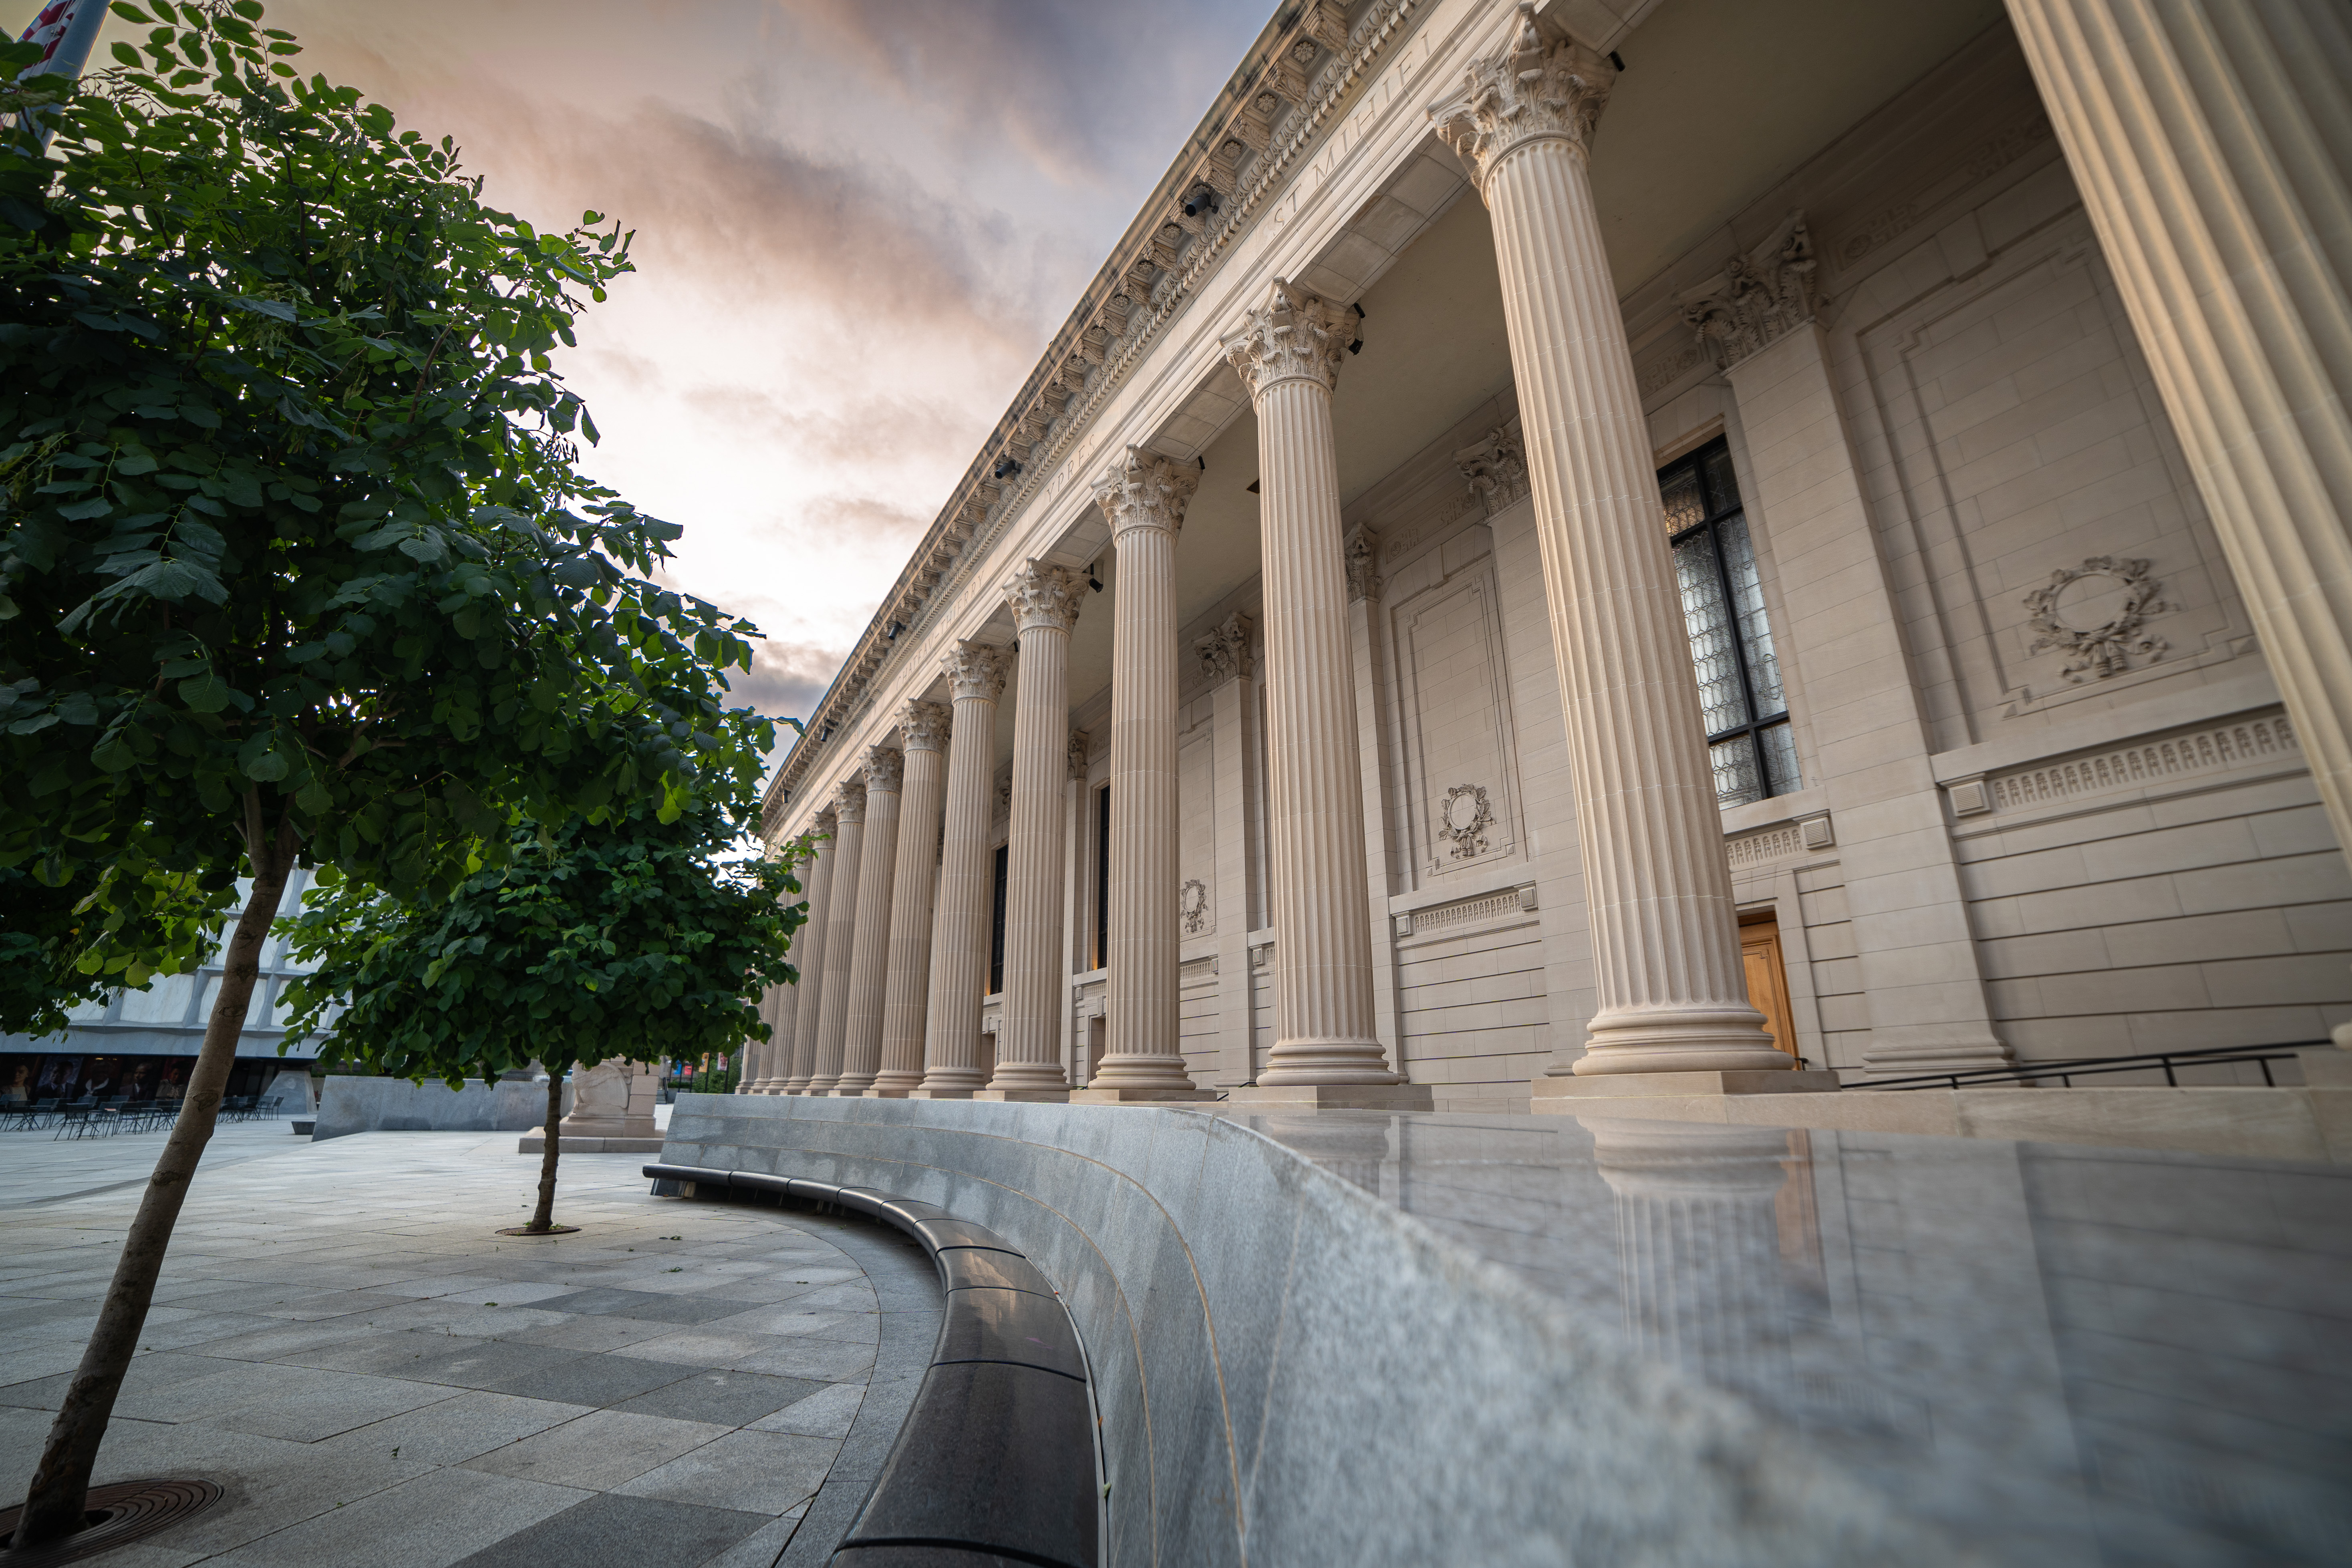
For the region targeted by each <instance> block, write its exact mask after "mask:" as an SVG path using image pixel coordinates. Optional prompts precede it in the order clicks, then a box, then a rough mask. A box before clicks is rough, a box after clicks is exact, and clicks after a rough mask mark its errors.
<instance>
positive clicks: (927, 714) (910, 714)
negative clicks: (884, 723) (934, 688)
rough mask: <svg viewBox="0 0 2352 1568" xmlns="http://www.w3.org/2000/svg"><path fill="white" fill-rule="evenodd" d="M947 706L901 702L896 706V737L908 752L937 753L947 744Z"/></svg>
mask: <svg viewBox="0 0 2352 1568" xmlns="http://www.w3.org/2000/svg"><path fill="white" fill-rule="evenodd" d="M948 719H949V716H948V705H947V704H946V703H944V702H902V703H900V704H899V705H898V736H899V739H900V740H902V741H904V742H906V748H907V750H908V751H910V752H937V751H941V750H944V749H945V748H946V746H947V743H948Z"/></svg>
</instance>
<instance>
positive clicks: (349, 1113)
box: [310, 1078, 572, 1142]
mask: <svg viewBox="0 0 2352 1568" xmlns="http://www.w3.org/2000/svg"><path fill="white" fill-rule="evenodd" d="M563 1093H564V1105H565V1107H566V1108H567V1109H569V1107H570V1105H571V1103H572V1090H571V1087H570V1086H569V1085H566V1086H565V1088H564V1091H563ZM546 1122H547V1086H546V1085H545V1084H543V1083H509V1082H504V1081H501V1082H499V1083H484V1082H482V1081H481V1080H480V1079H470V1078H469V1079H467V1080H466V1087H465V1088H463V1089H451V1088H450V1087H449V1086H448V1085H447V1084H446V1083H421V1084H420V1083H411V1082H409V1081H408V1080H407V1079H404V1078H330V1079H327V1087H326V1089H325V1091H324V1092H322V1093H321V1094H320V1096H319V1118H318V1126H317V1127H316V1128H314V1129H313V1130H312V1131H311V1133H310V1138H311V1141H312V1142H325V1141H326V1140H328V1139H330V1138H345V1137H349V1136H350V1135H351V1134H352V1133H354V1132H520V1131H524V1130H526V1129H529V1128H534V1127H543V1126H545V1125H546Z"/></svg>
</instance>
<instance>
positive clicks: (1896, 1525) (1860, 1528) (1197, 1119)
mask: <svg viewBox="0 0 2352 1568" xmlns="http://www.w3.org/2000/svg"><path fill="white" fill-rule="evenodd" d="M663 1161H664V1163H667V1164H673V1165H691V1166H699V1167H704V1168H711V1169H719V1170H731V1171H752V1172H761V1173H769V1174H781V1175H789V1176H794V1177H804V1178H810V1179H814V1180H821V1181H827V1182H836V1183H839V1184H843V1185H845V1186H862V1187H873V1188H877V1189H879V1190H881V1191H884V1192H888V1193H896V1194H902V1195H903V1196H906V1197H908V1198H914V1199H919V1200H920V1201H923V1202H926V1203H930V1204H936V1205H939V1206H940V1207H941V1208H943V1209H946V1210H947V1211H949V1212H950V1213H952V1214H954V1215H958V1216H960V1217H963V1218H968V1219H971V1220H972V1221H975V1222H976V1223H979V1224H982V1225H985V1226H989V1227H990V1228H992V1229H993V1230H996V1231H998V1232H1000V1233H1002V1234H1003V1236H1004V1237H1006V1238H1007V1239H1008V1240H1010V1241H1011V1242H1013V1245H1015V1246H1016V1247H1019V1248H1020V1249H1021V1251H1023V1252H1024V1253H1025V1254H1026V1255H1027V1256H1028V1258H1030V1260H1031V1261H1032V1262H1034V1264H1035V1265H1036V1266H1037V1268H1039V1269H1041V1270H1042V1271H1043V1272H1044V1273H1045V1276H1046V1278H1047V1279H1049V1280H1050V1281H1052V1283H1053V1285H1054V1287H1055V1289H1056V1290H1057V1291H1059V1293H1060V1294H1061V1297H1062V1299H1063V1300H1064V1301H1065V1302H1066V1304H1067V1305H1068V1307H1069V1309H1070V1312H1071V1315H1072V1318H1073V1319H1074V1321H1076V1324H1077V1326H1078V1331H1079V1333H1080V1335H1081V1337H1082V1339H1083V1341H1084V1344H1085V1348H1086V1352H1087V1358H1088V1361H1089V1363H1090V1366H1091V1370H1092V1372H1093V1375H1094V1380H1095V1386H1096V1392H1097V1402H1098V1405H1099V1408H1100V1411H1101V1415H1102V1421H1103V1427H1102V1442H1103V1450H1104V1469H1105V1474H1106V1476H1107V1478H1108V1482H1109V1487H1110V1491H1109V1500H1108V1526H1107V1536H1106V1539H1105V1541H1104V1542H1103V1552H1102V1561H1103V1563H1106V1564H1108V1565H1115V1568H1116V1565H1124V1564H1146V1563H1155V1564H1160V1565H1162V1568H1177V1565H1182V1564H1193V1563H1217V1564H1228V1563H1230V1564H1240V1563H1244V1562H1256V1563H1288V1564H1308V1563H1334V1564H1338V1563H1345V1564H1350V1565H1354V1564H1365V1563H1398V1564H1406V1563H1412V1564H1422V1563H1496V1564H1502V1563H1528V1564H1533V1563H1678V1564H1712V1563H1722V1564H1732V1563H1739V1564H1767V1563H1790V1564H1798V1563H1802V1564H1808V1565H1811V1564H1831V1563H1857V1564H1859V1563H1874V1564H1875V1563H1891V1562H1901V1563H1910V1564H1924V1563H1947V1562H1958V1561H1961V1560H1962V1554H1961V1553H1959V1552H1957V1551H1955V1550H1954V1549H1953V1547H1952V1546H1951V1545H1950V1544H1949V1543H1948V1542H1947V1541H1946V1540H1945V1539H1944V1538H1943V1537H1941V1536H1940V1535H1939V1534H1938V1533H1937V1532H1936V1531H1934V1530H1932V1529H1931V1528H1929V1527H1927V1526H1925V1525H1922V1524H1919V1523H1916V1521H1911V1520H1908V1519H1906V1518H1904V1517H1902V1516H1900V1515H1898V1514H1897V1513H1895V1511H1894V1510H1892V1509H1891V1508H1890V1506H1889V1505H1888V1504H1887V1503H1886V1501H1885V1500H1884V1499H1882V1498H1881V1497H1880V1496H1879V1495H1878V1494H1876V1493H1874V1492H1872V1491H1870V1490H1868V1489H1865V1488H1864V1487H1863V1486H1862V1485H1861V1484H1860V1483H1858V1482H1856V1481H1855V1480H1853V1479H1851V1478H1849V1477H1848V1476H1846V1475H1845V1474H1843V1472H1841V1471H1839V1470H1837V1469H1835V1468H1832V1467H1831V1466H1830V1465H1828V1464H1827V1463H1825V1462H1823V1461H1821V1460H1819V1459H1816V1458H1812V1457H1811V1456H1809V1455H1808V1454H1806V1453H1804V1452H1801V1451H1800V1450H1799V1449H1797V1448H1796V1447H1792V1446H1791V1445H1790V1444H1788V1443H1786V1442H1783V1441H1779V1440H1777V1439H1778V1438H1779V1437H1780V1436H1781V1435H1780V1434H1779V1433H1777V1432H1775V1431H1774V1430H1772V1429H1770V1428H1769V1427H1768V1426H1767V1425H1766V1423H1765V1422H1764V1421H1763V1420H1762V1419H1761V1418H1760V1417H1759V1416H1758V1415H1755V1414H1754V1413H1753V1412H1752V1411H1751V1410H1750V1409H1749V1408H1748V1406H1746V1405H1742V1404H1740V1403H1739V1402H1738V1401H1736V1400H1733V1399H1731V1398H1728V1397H1726V1396H1723V1395H1720V1394H1716V1393H1714V1392H1713V1391H1711V1390H1708V1389H1706V1388H1705V1387H1702V1386H1700V1385H1699V1384H1696V1383H1695V1382H1693V1381H1690V1380H1688V1379H1686V1378H1685V1377H1684V1376H1682V1375H1681V1374H1679V1373H1676V1372H1675V1370H1673V1369H1672V1368H1670V1367H1665V1366H1663V1365H1660V1364H1657V1363H1637V1362H1635V1361H1633V1360H1631V1359H1629V1358H1628V1356H1627V1355H1626V1353H1625V1352H1624V1350H1623V1348H1622V1344H1621V1343H1619V1342H1615V1341H1612V1340H1611V1339H1608V1338H1606V1337H1604V1336H1603V1335H1602V1334H1601V1333H1598V1332H1594V1331H1590V1330H1588V1329H1586V1328H1585V1327H1583V1326H1581V1325H1580V1324H1578V1323H1577V1322H1575V1321H1571V1320H1570V1317H1569V1316H1568V1314H1567V1313H1566V1312H1564V1311H1563V1310H1560V1309H1559V1307H1558V1306H1557V1305H1555V1304H1554V1303H1553V1302H1551V1301H1550V1300H1547V1299H1545V1298H1544V1297H1542V1296H1540V1295H1538V1293H1537V1292H1535V1291H1534V1290H1532V1289H1529V1288H1528V1286H1527V1285H1526V1284H1524V1283H1523V1282H1521V1281H1520V1280H1519V1279H1516V1278H1514V1277H1512V1276H1511V1275H1509V1274H1507V1273H1506V1272H1504V1271H1503V1270H1502V1269H1500V1268H1496V1267H1494V1266H1493V1265H1490V1264H1487V1263H1486V1262H1484V1261H1482V1260H1480V1259H1478V1258H1475V1257H1473V1256H1471V1255H1470V1254H1468V1253H1467V1252H1465V1251H1464V1250H1461V1249H1459V1248H1457V1247H1454V1246H1451V1245H1449V1244H1447V1243H1445V1242H1444V1241H1441V1240H1440V1239H1439V1238H1438V1237H1436V1236H1435V1235H1433V1233H1432V1232H1430V1231H1429V1230H1427V1229H1426V1228H1424V1227H1423V1226H1421V1225H1420V1224H1418V1223H1417V1222H1415V1221H1413V1220H1412V1219H1410V1218H1408V1217H1406V1216H1404V1215H1401V1214H1399V1213H1397V1212H1396V1211H1395V1210H1393V1209H1391V1208H1389V1207H1387V1206H1385V1205H1382V1204H1381V1203H1379V1202H1378V1201H1377V1200H1376V1199H1374V1198H1372V1197H1371V1196H1370V1195H1369V1194H1365V1193H1362V1192H1360V1191H1358V1190H1357V1189H1356V1188H1354V1187H1351V1186H1349V1184H1347V1183H1346V1182H1344V1181H1341V1180H1339V1178H1338V1177H1336V1176H1333V1175H1331V1174H1329V1173H1327V1172H1325V1171H1322V1170H1320V1169H1318V1168H1317V1167H1316V1166H1314V1165H1312V1164H1310V1163H1308V1162H1307V1161H1306V1160H1303V1159H1301V1158H1300V1157H1299V1156H1297V1154H1294V1153H1292V1152H1290V1151H1289V1150H1286V1149H1285V1148H1282V1147H1281V1146H1279V1145H1277V1144H1275V1143H1273V1142H1269V1141H1268V1140H1266V1139H1265V1138H1262V1137H1260V1136H1258V1135H1257V1134H1256V1133H1255V1132H1253V1131H1249V1130H1247V1129H1246V1128H1242V1127H1237V1126H1235V1125H1234V1124H1232V1123H1230V1122H1227V1121H1222V1120H1220V1119H1218V1118H1215V1117H1212V1116H1205V1115H1200V1114H1195V1113H1191V1112H1186V1111H1183V1110H1163V1109H1159V1108H1155V1107H1150V1106H1118V1107H1111V1106H1087V1105H1016V1104H992V1103H981V1102H972V1101H945V1100H940V1101H923V1100H834V1099H811V1098H793V1097H775V1096H761V1095H729V1096H712V1095H688V1096H683V1097H681V1098H680V1099H679V1100H678V1102H677V1108H676V1110H674V1111H673V1113H672V1117H671V1121H670V1126H669V1136H668V1141H667V1143H666V1145H665V1147H664V1151H663Z"/></svg>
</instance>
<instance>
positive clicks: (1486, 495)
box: [1454, 426, 1528, 517]
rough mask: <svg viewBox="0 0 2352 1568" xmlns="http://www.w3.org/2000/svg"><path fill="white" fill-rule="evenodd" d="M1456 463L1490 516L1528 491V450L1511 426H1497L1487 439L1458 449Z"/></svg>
mask: <svg viewBox="0 0 2352 1568" xmlns="http://www.w3.org/2000/svg"><path fill="white" fill-rule="evenodd" d="M1454 466H1455V467H1456V468H1460V469H1461V470H1462V477H1463V478H1464V479H1466V480H1468V481H1469V484H1470V490H1469V493H1470V494H1471V495H1472V496H1473V497H1475V498H1476V500H1478V501H1479V502H1480V503H1481V504H1483V505H1484V506H1485V507H1486V515H1487V516H1488V517H1492V516H1494V515H1495V514H1496V512H1498V511H1501V510H1503V509H1504V508H1505V507H1507V506H1508V505H1510V504H1511V503H1512V502H1513V501H1515V500H1518V499H1519V498H1520V497H1521V496H1523V495H1525V494H1527V493H1528V458H1527V453H1526V451H1525V450H1524V449H1522V448H1521V447H1520V446H1519V438H1518V437H1517V436H1515V435H1513V434H1512V433H1511V430H1510V427H1509V426H1496V427H1495V428H1494V429H1492V430H1490V431H1488V432H1487V433H1486V437H1485V439H1483V440H1480V441H1478V442H1476V443H1475V444H1474V445H1471V446H1468V447H1463V448H1462V449H1461V450H1460V451H1457V452H1455V453H1454Z"/></svg>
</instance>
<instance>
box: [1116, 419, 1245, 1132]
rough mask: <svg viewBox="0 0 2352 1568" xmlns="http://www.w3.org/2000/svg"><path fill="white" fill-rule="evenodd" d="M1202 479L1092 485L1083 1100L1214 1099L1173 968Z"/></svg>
mask: <svg viewBox="0 0 2352 1568" xmlns="http://www.w3.org/2000/svg"><path fill="white" fill-rule="evenodd" d="M1200 479H1201V475H1200V470H1199V469H1198V468H1195V467H1193V466H1192V465H1191V464H1184V465H1181V466H1180V465H1178V464H1176V463H1174V462H1171V460H1169V459H1168V458H1163V457H1160V455H1158V454H1157V453H1153V452H1146V451H1143V450H1140V449H1139V448H1138V447H1129V448H1128V449H1127V455H1126V457H1125V458H1122V459H1121V460H1120V461H1119V462H1118V464H1117V465H1116V466H1114V467H1113V468H1112V469H1111V470H1110V472H1108V474H1105V475H1104V476H1103V477H1102V478H1101V479H1098V480H1097V481H1096V483H1095V503H1096V504H1097V506H1099V507H1101V508H1102V511H1103V517H1104V518H1105V520H1106V521H1108V522H1109V524H1110V538H1111V546H1112V548H1113V549H1114V550H1116V551H1117V552H1118V584H1117V596H1116V597H1115V598H1114V599H1113V601H1112V603H1111V615H1112V616H1113V617H1114V619H1113V625H1112V627H1111V656H1110V681H1111V686H1110V799H1111V815H1110V867H1109V872H1108V877H1109V900H1108V903H1109V921H1108V925H1109V927H1110V930H1109V933H1108V935H1109V940H1108V942H1106V943H1105V944H1104V953H1103V962H1104V963H1105V965H1106V966H1107V967H1108V969H1109V971H1110V973H1109V975H1108V980H1107V984H1106V985H1105V988H1104V989H1105V995H1104V998H1103V1027H1104V1041H1103V1058H1102V1065H1101V1066H1100V1068H1097V1070H1096V1071H1095V1072H1094V1073H1093V1074H1092V1076H1090V1077H1089V1078H1088V1079H1087V1089H1086V1096H1085V1097H1086V1098H1088V1099H1113V1098H1130V1099H1167V1098H1170V1097H1171V1096H1172V1097H1176V1098H1187V1099H1189V1098H1200V1099H1212V1098H1214V1095H1213V1091H1210V1090H1203V1089H1196V1088H1195V1087H1194V1085H1193V1083H1192V1075H1191V1074H1189V1073H1187V1072H1186V1071H1185V1070H1184V1056H1183V1051H1182V1047H1181V1043H1180V1040H1179V1036H1178V1024H1177V1005H1176V1001H1177V999H1176V985H1177V981H1176V968H1177V943H1178V940H1179V935H1178V930H1177V928H1178V925H1179V923H1180V915H1179V911H1178V910H1177V907H1176V902H1177V876H1176V848H1177V845H1176V812H1177V799H1176V659H1177V647H1176V532H1177V530H1179V529H1181V527H1183V525H1184V507H1185V504H1186V503H1187V502H1189V501H1190V500H1192V490H1193V489H1194V487H1195V486H1197V485H1198V484H1199V483H1200Z"/></svg>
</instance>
